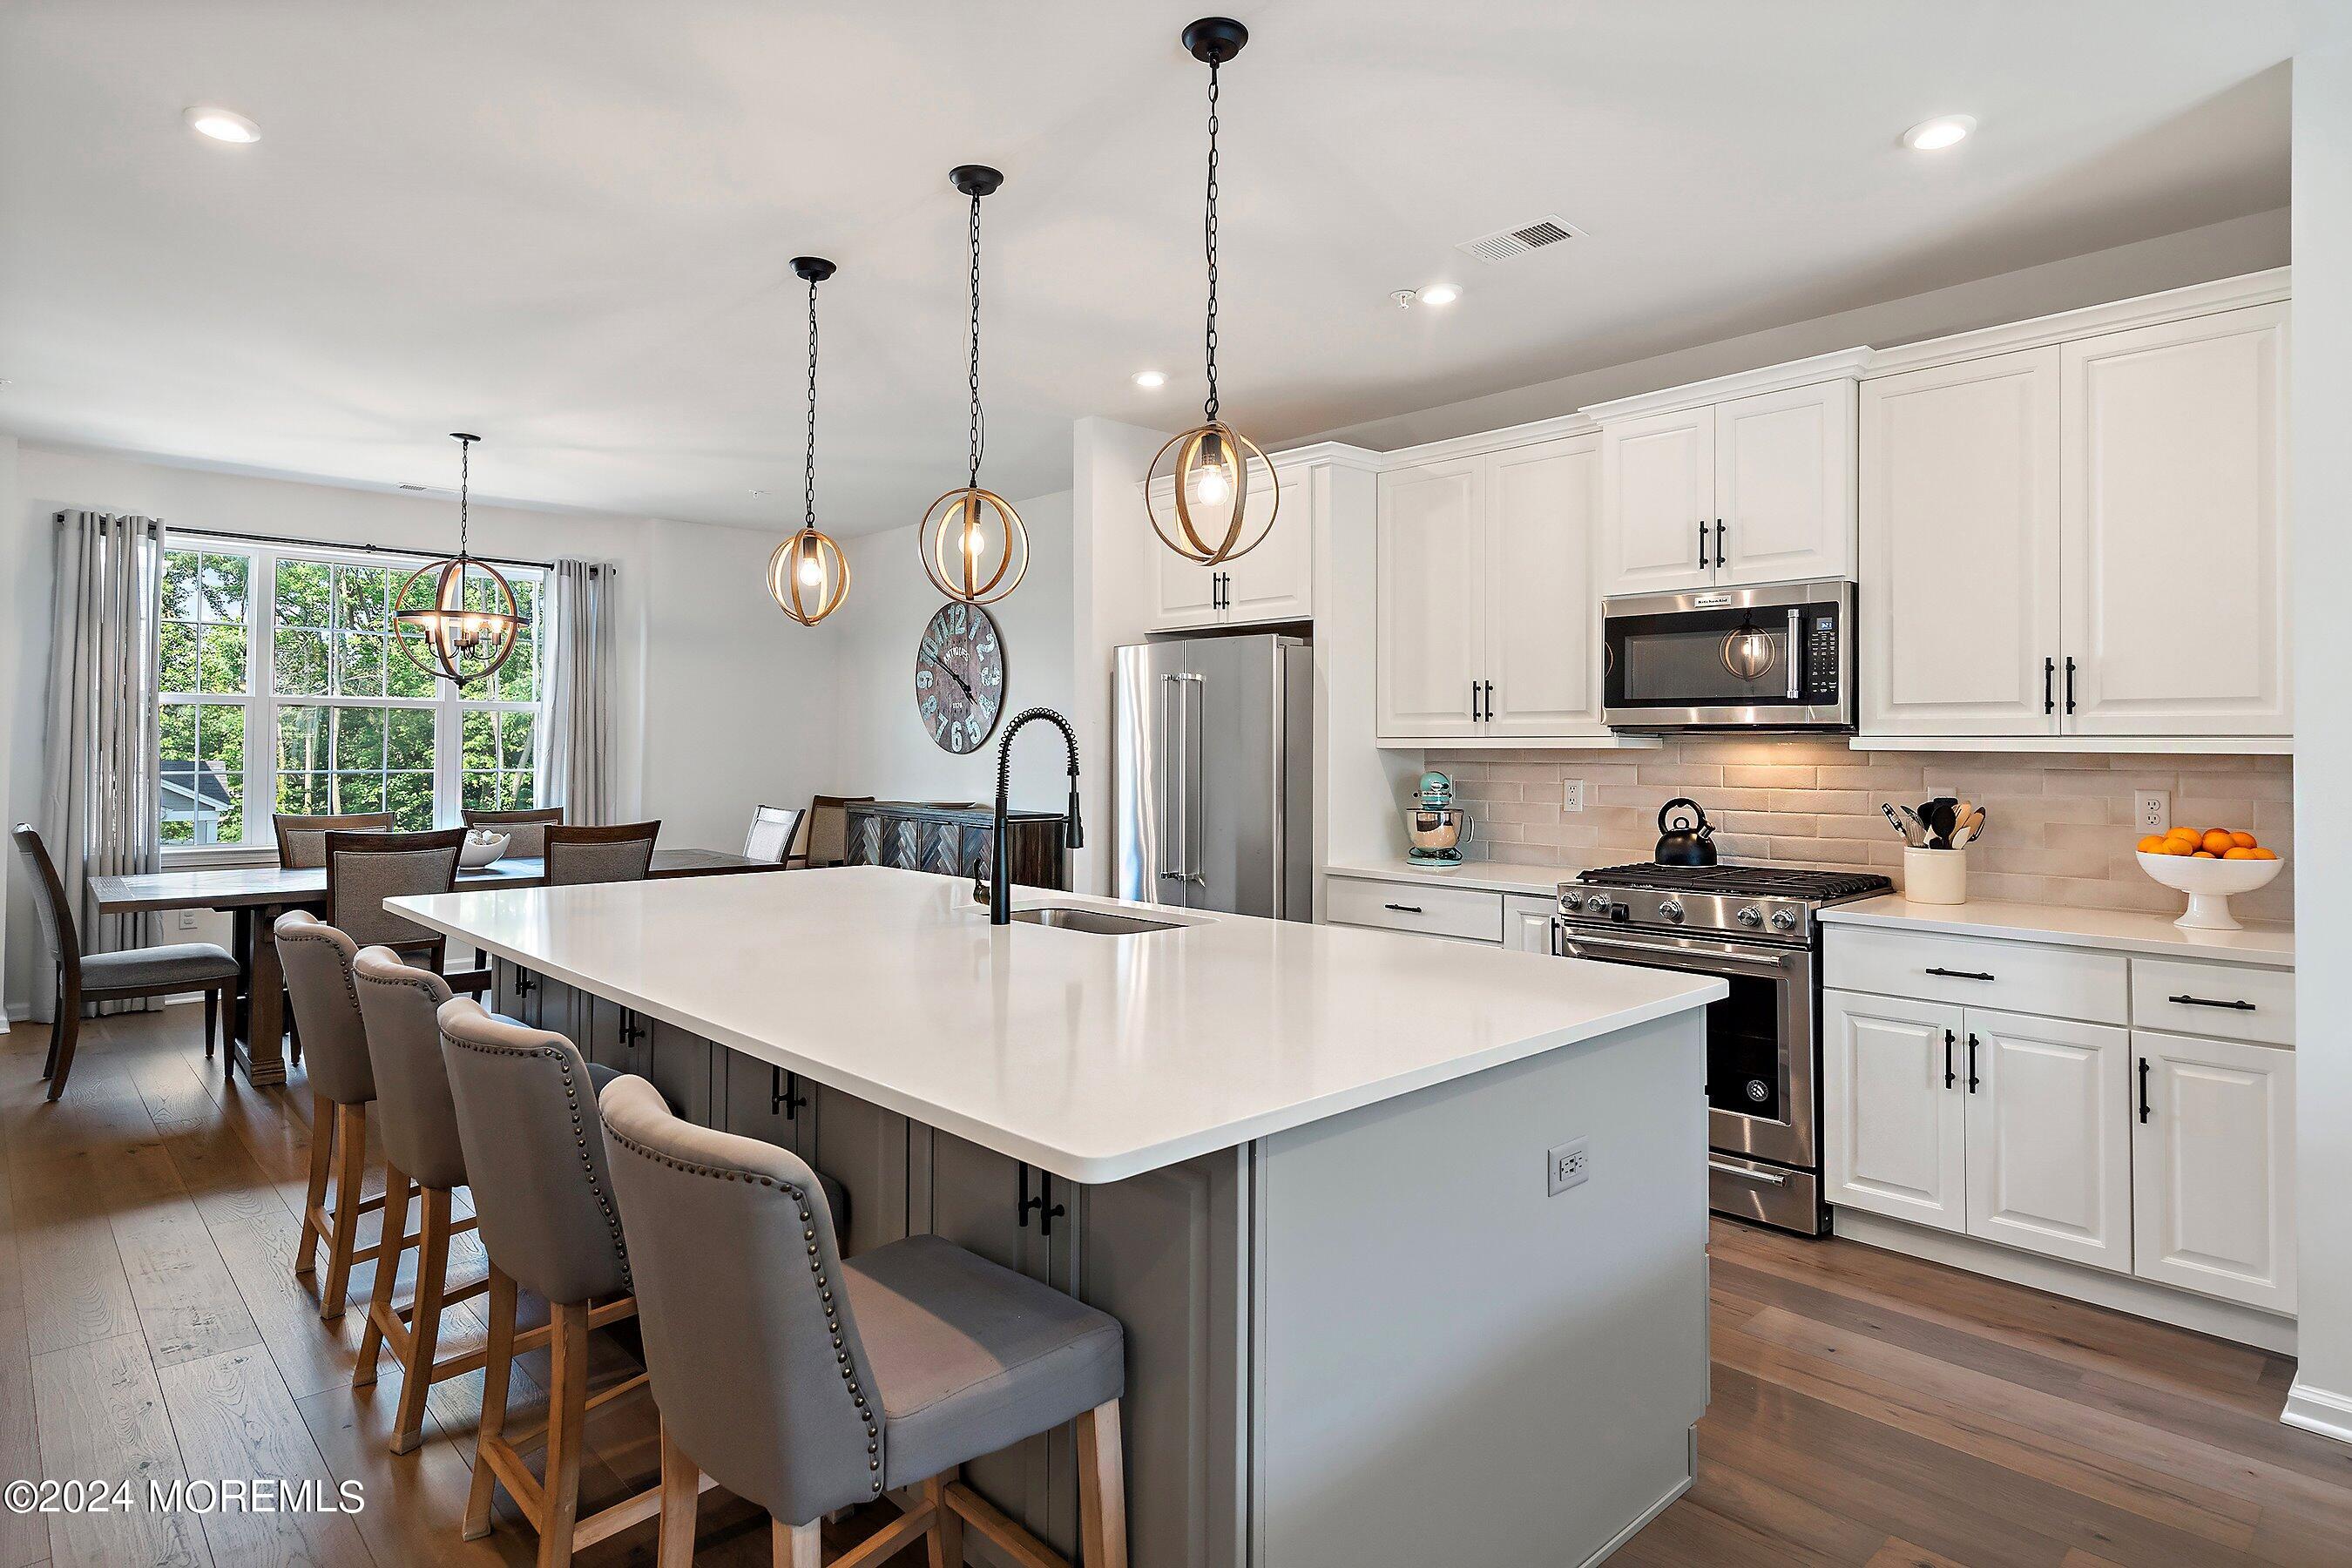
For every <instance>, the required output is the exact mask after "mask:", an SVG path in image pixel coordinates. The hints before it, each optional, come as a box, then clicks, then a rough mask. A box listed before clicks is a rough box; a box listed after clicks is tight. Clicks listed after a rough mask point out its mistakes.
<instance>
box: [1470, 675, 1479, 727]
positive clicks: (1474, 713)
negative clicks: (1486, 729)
mask: <svg viewBox="0 0 2352 1568" xmlns="http://www.w3.org/2000/svg"><path fill="white" fill-rule="evenodd" d="M1477 721H1478V683H1477V682H1476V681H1475V680H1474V681H1472V682H1471V683H1470V722H1472V723H1473V724H1475V723H1476V722H1477Z"/></svg>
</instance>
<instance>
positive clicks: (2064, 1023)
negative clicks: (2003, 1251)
mask: <svg viewBox="0 0 2352 1568" xmlns="http://www.w3.org/2000/svg"><path fill="white" fill-rule="evenodd" d="M1962 1028H1963V1031H1964V1035H1965V1055H1964V1060H1965V1063H1966V1068H1965V1071H1966V1073H1967V1074H1968V1075H1969V1076H1968V1078H1967V1079H1965V1080H1964V1087H1965V1088H1966V1089H1967V1090H1968V1122H1969V1162H1968V1163H1969V1205H1968V1207H1969V1224H1968V1232H1969V1235H1970V1236H1974V1237H1982V1238H1983V1239H1984V1240H1987V1241H1999V1242H2005V1243H2007V1244H2008V1245H2009V1246H2011V1247H2024V1248H2025V1249H2026V1250H2028V1251H2030V1252H2041V1253H2046V1254H2048V1255H2049V1256H2051V1257H2053V1258H2067V1259H2069V1260H2071V1261H2073V1262H2075V1263H2087V1264H2089V1265H2091V1266H2092V1267H2093V1268H2113V1269H2116V1270H2118V1271H2120V1270H2125V1269H2128V1268H2130V1267H2131V1173H2132V1151H2131V1123H2130V1121H2129V1120H2128V1118H2127V1116H2126V1106H2127V1104H2128V1100H2129V1091H2130V1084H2131V1068H2130V1063H2129V1060H2128V1058H2129V1057H2130V1054H2131V1036H2130V1033H2129V1031H2127V1030H2124V1029H2118V1028H2115V1027H2113V1026H2109V1025H2105V1024H2078V1023H2074V1022H2073V1021H2071V1020H2068V1019H2064V1018H2036V1017H2032V1016H2026V1015H2023V1014H2016V1013H1987V1012H1983V1011H1980V1010H1979V1009H1977V1008H1974V1007H1971V1008H1969V1009H1968V1010H1967V1012H1966V1014H1965V1015H1964V1017H1963V1022H1962Z"/></svg>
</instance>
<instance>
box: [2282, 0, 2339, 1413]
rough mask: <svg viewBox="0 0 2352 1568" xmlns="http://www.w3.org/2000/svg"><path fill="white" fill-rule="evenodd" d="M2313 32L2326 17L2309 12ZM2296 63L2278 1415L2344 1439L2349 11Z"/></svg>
mask: <svg viewBox="0 0 2352 1568" xmlns="http://www.w3.org/2000/svg"><path fill="white" fill-rule="evenodd" d="M2311 19H2312V22H2313V24H2314V32H2315V33H2316V32H2317V29H2318V26H2319V25H2320V24H2321V22H2322V17H2321V15H2320V7H2317V6H2314V7H2312V8H2311ZM2294 283H2295V289H2294V373H2293V374H2294V389H2293V391H2294V409H2293V415H2292V418H2293V420H2294V507H2295V529H2294V553H2295V563H2294V564H2295V584H2296V588H2295V605H2294V637H2295V649H2294V665H2295V681H2294V685H2295V701H2296V705H2297V707H2298V708H2299V709H2300V712H2299V713H2298V715H2297V721H2296V724H2295V757H2294V771H2295V810H2296V814H2297V817H2298V820H2297V822H2296V825H2295V826H2296V828H2297V836H2296V843H2297V845H2298V846H2299V847H2300V849H2301V852H2302V860H2303V864H2302V866H2301V868H2299V870H2298V871H2297V880H2296V892H2295V911H2294V912H2295V933H2296V943H2295V945H2296V946H2297V947H2298V948H2299V949H2300V950H2301V952H2302V954H2303V963H2302V965H2301V967H2300V968H2299V969H2298V971H2297V973H2296V978H2295V1014H2296V1016H2297V1018H2298V1019H2299V1020H2300V1025H2299V1027H2298V1029H2297V1038H2296V1041H2295V1074H2296V1077H2295V1138H2296V1147H2297V1161H2296V1164H2297V1170H2296V1190H2297V1192H2298V1193H2299V1194H2300V1197H2301V1202H2300V1203H2299V1204H2298V1205H2297V1208H2296V1214H2297V1215H2298V1226H2299V1229H2300V1236H2299V1238H2298V1246H2297V1262H2298V1265H2299V1270H2300V1281H2301V1282H2300V1286H2299V1289H2300V1295H2301V1313H2300V1316H2301V1319H2302V1324H2301V1334H2300V1340H2299V1342H2298V1349H2299V1351H2300V1353H2301V1357H2302V1364H2301V1365H2300V1366H2299V1367H2298V1368H2297V1369H2296V1374H2295V1382H2294V1393H2293V1394H2291V1395H2290V1396H2289V1398H2288V1403H2287V1418H2288V1419H2289V1420H2290V1421H2293V1422H2294V1423H2295V1424H2296V1425H2298V1426H2311V1427H2313V1428H2315V1429H2316V1430H2320V1431H2326V1432H2329V1433H2330V1434H2331V1435H2333V1436H2336V1437H2340V1438H2342V1439H2344V1440H2345V1441H2347V1442H2352V1207H2347V1205H2345V1204H2344V1203H2343V1201H2342V1200H2341V1197H2340V1196H2339V1194H2341V1192H2342V1190H2343V1187H2344V1178H2345V1174H2346V1173H2347V1171H2352V1030H2347V1027H2346V1025H2345V1017H2346V1015H2345V1009H2344V1005H2343V999H2342V997H2341V996H2339V995H2338V994H2336V987H2337V986H2338V985H2340V984H2343V976H2342V973H2341V970H2340V967H2339V966H2340V964H2341V963H2342V961H2343V956H2344V954H2346V953H2347V952H2352V910H2347V906H2346V904H2345V901H2344V899H2343V889H2345V888H2346V887H2347V886H2352V834H2347V832H2346V831H2345V826H2344V823H2343V820H2342V818H2341V817H2340V816H2338V814H2337V812H2336V800H2337V798H2338V795H2339V794H2340V792H2341V790H2342V788H2343V784H2344V781H2345V780H2346V779H2347V778H2352V699H2347V695H2346V691H2345V687H2344V671H2345V670H2346V669H2347V668H2352V617H2347V616H2346V615H2345V614H2344V605H2343V594H2342V586H2343V584H2344V583H2345V581H2346V580H2347V578H2348V577H2352V533H2347V531H2346V529H2345V526H2344V510H2345V498H2346V497H2347V495H2352V445H2347V443H2346V441H2345V438H2344V432H2345V430H2346V429H2347V427H2352V16H2347V14H2346V13H2345V12H2344V11H2343V10H2342V9H2341V8H2336V9H2335V10H2333V12H2332V14H2331V15H2330V16H2328V17H2327V18H2326V36H2324V37H2320V36H2314V37H2307V38H2306V39H2305V47H2304V49H2303V51H2302V52H2301V53H2298V54H2297V55H2296V57H2295V62H2294Z"/></svg>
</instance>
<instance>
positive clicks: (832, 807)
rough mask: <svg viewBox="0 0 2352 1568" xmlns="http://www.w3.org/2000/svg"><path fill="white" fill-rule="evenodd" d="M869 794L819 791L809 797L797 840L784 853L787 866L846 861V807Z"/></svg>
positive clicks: (847, 808) (833, 863)
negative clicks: (830, 793)
mask: <svg viewBox="0 0 2352 1568" xmlns="http://www.w3.org/2000/svg"><path fill="white" fill-rule="evenodd" d="M873 798H874V797H873V796H872V795H813V796H811V797H810V800H809V804H808V810H807V811H806V812H804V813H803V814H802V816H801V827H800V834H799V842H798V843H797V844H795V845H794V846H793V849H792V851H791V853H789V854H787V855H786V856H785V857H784V864H785V865H787V866H793V865H797V866H803V867H806V866H844V865H846V864H848V862H849V808H850V807H851V806H853V805H862V804H863V803H865V802H866V801H869V800H872V799H873Z"/></svg>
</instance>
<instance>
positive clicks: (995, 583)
mask: <svg viewBox="0 0 2352 1568" xmlns="http://www.w3.org/2000/svg"><path fill="white" fill-rule="evenodd" d="M948 183H949V184H951V185H953V186H954V187H955V188H956V189H957V190H959V191H961V192H962V193H963V194H964V195H967V196H970V197H971V334H970V337H969V340H968V341H969V342H970V344H971V376H970V381H971V427H970V458H971V470H970V472H969V473H968V474H967V475H966V476H965V479H964V483H963V484H962V486H961V488H959V489H951V490H950V491H948V493H947V494H945V495H943V496H941V497H940V499H939V500H935V501H933V502H932V503H931V504H930V507H929V510H926V511H925V512H924V513H923V526H922V527H921V528H919V529H918V530H916V531H915V542H916V547H917V548H918V549H919V550H921V551H922V552H923V571H924V572H925V573H926V574H929V577H930V579H931V586H932V587H934V588H937V589H938V590H939V591H940V593H942V594H944V595H947V596H948V597H949V598H950V599H954V600H957V601H959V602H961V603H962V604H966V605H992V604H994V603H996V601H997V600H999V599H1002V598H1003V597H1004V596H1005V595H1009V594H1011V593H1012V592H1013V589H1015V588H1018V587H1019V586H1021V579H1022V578H1023V577H1024V576H1026V575H1028V573H1029V530H1028V528H1027V527H1026V525H1024V523H1023V522H1022V521H1021V514H1020V513H1019V512H1017V511H1015V510H1013V503H1012V502H1010V501H1008V500H1005V499H1004V498H1003V496H1001V495H998V494H997V493H996V492H995V491H994V490H988V489H981V485H980V455H981V451H982V448H983V447H986V446H987V444H988V420H987V416H985V415H984V414H982V412H981V406H980V198H981V197H982V196H985V195H993V194H994V193H995V191H996V188H997V187H998V186H999V185H1002V184H1003V183H1004V176H1003V174H999V173H997V171H995V170H994V169H991V168H988V167H986V166H985V165H983V164H980V163H959V164H958V165H956V167H954V168H952V169H950V170H949V171H948Z"/></svg>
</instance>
